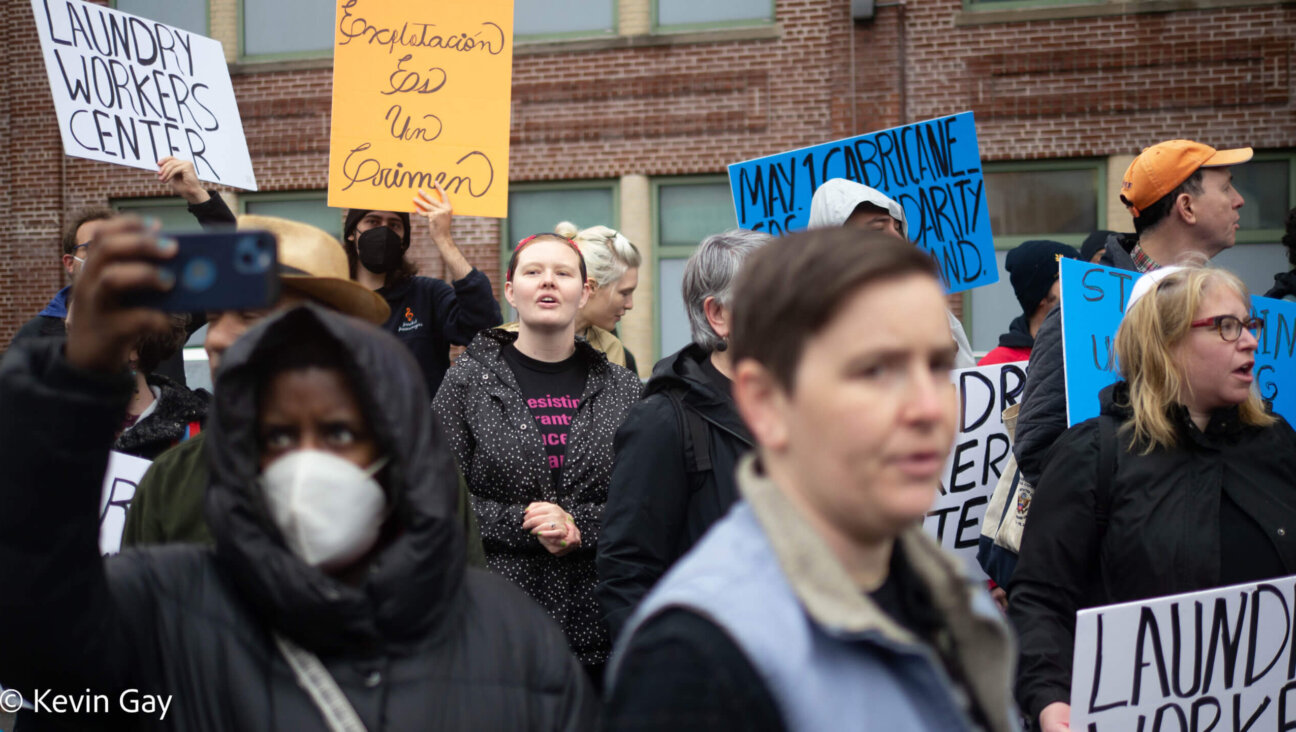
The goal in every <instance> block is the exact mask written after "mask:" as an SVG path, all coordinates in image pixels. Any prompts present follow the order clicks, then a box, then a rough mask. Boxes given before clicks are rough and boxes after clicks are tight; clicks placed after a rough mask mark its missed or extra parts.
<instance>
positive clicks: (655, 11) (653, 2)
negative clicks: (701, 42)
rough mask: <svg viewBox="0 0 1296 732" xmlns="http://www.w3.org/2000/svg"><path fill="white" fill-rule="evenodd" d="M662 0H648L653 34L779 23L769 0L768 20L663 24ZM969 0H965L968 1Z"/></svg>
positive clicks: (772, 2)
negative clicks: (661, 13)
mask: <svg viewBox="0 0 1296 732" xmlns="http://www.w3.org/2000/svg"><path fill="white" fill-rule="evenodd" d="M659 1H660V0H648V3H649V5H650V12H651V18H650V20H649V22H648V27H649V29H650V30H649V32H650V33H653V34H670V33H690V32H696V31H709V30H727V29H730V28H761V27H767V26H772V25H774V24H776V23H778V3H777V2H775V0H769V19H768V20H717V21H711V22H707V23H678V24H671V25H663V24H662V23H661V18H660V11H659V8H658V5H659ZM966 1H967V0H965V2H966Z"/></svg>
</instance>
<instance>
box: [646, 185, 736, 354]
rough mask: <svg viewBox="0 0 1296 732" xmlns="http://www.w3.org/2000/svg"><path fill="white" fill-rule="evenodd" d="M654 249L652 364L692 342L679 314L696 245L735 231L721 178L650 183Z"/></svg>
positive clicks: (683, 316)
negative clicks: (686, 266) (654, 346)
mask: <svg viewBox="0 0 1296 732" xmlns="http://www.w3.org/2000/svg"><path fill="white" fill-rule="evenodd" d="M654 193H655V197H654V198H655V200H654V204H655V208H656V214H657V215H656V219H657V220H656V227H655V228H656V233H657V246H656V247H655V249H654V251H655V252H656V255H657V267H656V283H657V284H656V290H657V291H656V292H655V293H654V298H653V302H654V304H655V305H654V312H655V315H656V318H657V321H656V333H657V339H656V343H655V345H656V347H657V352H656V354H654V355H655V356H656V358H661V357H663V356H666V355H668V354H671V353H674V352H675V351H678V350H679V349H681V348H683V347H684V346H686V345H688V344H689V343H690V342H692V340H693V335H692V333H691V332H690V331H689V324H688V315H687V314H686V313H685V311H684V296H683V292H682V288H681V286H682V284H683V282H684V265H685V264H686V263H687V262H688V258H689V256H690V255H691V254H692V253H693V251H694V250H695V249H696V248H697V245H698V244H699V243H700V242H701V241H702V240H703V239H705V238H707V237H708V236H710V235H712V234H718V233H720V232H722V231H728V230H729V229H733V228H735V227H737V226H738V219H737V217H736V216H735V214H734V208H733V196H732V195H731V194H730V191H729V182H728V180H727V179H725V178H709V177H708V178H701V179H698V178H689V179H683V180H670V179H663V180H659V181H655V182H654Z"/></svg>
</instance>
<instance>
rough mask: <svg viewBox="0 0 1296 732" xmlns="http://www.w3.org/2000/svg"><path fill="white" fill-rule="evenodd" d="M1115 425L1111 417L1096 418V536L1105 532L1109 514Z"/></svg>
mask: <svg viewBox="0 0 1296 732" xmlns="http://www.w3.org/2000/svg"><path fill="white" fill-rule="evenodd" d="M1117 447H1118V445H1117V444H1116V427H1115V420H1113V419H1112V418H1111V417H1099V418H1098V482H1097V483H1096V484H1095V486H1096V487H1095V490H1094V523H1095V524H1096V525H1097V526H1098V536H1099V537H1101V536H1103V535H1104V534H1106V533H1107V521H1108V519H1109V518H1110V516H1111V501H1112V496H1111V482H1112V478H1113V477H1114V476H1115V475H1116V449H1117Z"/></svg>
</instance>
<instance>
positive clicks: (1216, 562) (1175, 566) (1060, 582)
mask: <svg viewBox="0 0 1296 732" xmlns="http://www.w3.org/2000/svg"><path fill="white" fill-rule="evenodd" d="M1261 327H1263V322H1262V321H1260V320H1257V319H1253V318H1252V317H1251V310H1250V297H1249V296H1248V294H1247V290H1246V286H1245V285H1243V284H1242V281H1241V280H1239V279H1238V278H1237V277H1236V276H1234V275H1233V274H1230V273H1229V272H1226V271H1224V270H1220V269H1212V268H1207V267H1204V266H1200V265H1190V266H1175V267H1166V268H1162V269H1158V270H1156V271H1154V272H1152V273H1150V274H1146V275H1144V276H1143V277H1141V278H1139V280H1138V281H1137V282H1136V283H1135V285H1134V288H1133V291H1132V293H1131V295H1130V303H1129V304H1128V305H1127V306H1126V310H1125V319H1124V321H1123V322H1122V323H1121V326H1120V330H1119V331H1118V332H1117V335H1116V356H1117V360H1118V361H1119V362H1120V369H1121V376H1122V377H1123V379H1124V380H1123V381H1120V382H1117V383H1116V384H1113V385H1112V386H1109V387H1107V388H1106V389H1104V390H1103V391H1102V393H1101V395H1100V399H1101V402H1102V411H1101V414H1100V415H1099V416H1098V417H1095V418H1093V419H1090V420H1086V421H1084V422H1081V423H1080V424H1077V425H1075V426H1074V427H1071V428H1070V429H1068V430H1067V431H1066V432H1064V433H1063V434H1062V436H1061V437H1060V438H1059V439H1058V442H1057V444H1056V446H1055V447H1054V448H1053V450H1052V452H1051V453H1050V456H1049V459H1048V462H1047V463H1046V464H1045V467H1044V474H1043V477H1042V479H1041V480H1040V483H1039V487H1038V488H1037V489H1036V491H1035V496H1034V499H1033V501H1032V505H1031V512H1030V520H1029V521H1028V522H1027V523H1026V530H1025V533H1024V535H1023V537H1022V546H1021V559H1020V562H1019V563H1018V565H1017V571H1016V573H1015V574H1014V575H1013V581H1012V584H1011V586H1010V587H1009V588H1008V615H1009V617H1010V619H1011V620H1012V621H1013V624H1014V625H1015V626H1016V628H1017V632H1018V635H1019V637H1020V640H1021V663H1020V666H1019V671H1018V677H1017V678H1018V680H1017V699H1018V701H1019V702H1020V704H1021V708H1022V710H1023V712H1025V713H1026V714H1027V715H1029V716H1030V718H1032V719H1036V718H1038V720H1039V729H1040V730H1042V731H1043V732H1059V731H1061V730H1067V729H1070V727H1069V720H1070V713H1071V709H1070V706H1069V700H1070V698H1071V690H1070V689H1071V660H1072V648H1073V646H1074V643H1075V619H1076V611H1077V610H1079V609H1082V608H1086V607H1093V606H1098V605H1108V604H1113V603H1123V602H1132V601H1135V600H1142V599H1146V598H1150V597H1159V596H1163V595H1172V594H1177V593H1183V592H1196V591H1200V590H1206V589H1210V588H1213V587H1221V586H1226V585H1232V584H1238V583H1243V582H1255V581H1259V580H1263V579H1267V578H1271V577H1280V576H1286V575H1290V574H1296V532H1293V533H1292V534H1291V536H1289V535H1288V533H1289V532H1288V531H1286V529H1285V528H1284V527H1289V526H1293V525H1296V485H1293V483H1292V476H1293V475H1296V432H1293V431H1292V428H1291V426H1290V425H1289V424H1288V423H1287V422H1286V421H1285V420H1284V419H1283V418H1282V417H1279V416H1276V415H1274V414H1272V413H1270V412H1269V411H1268V410H1267V408H1266V405H1265V404H1264V403H1263V402H1262V401H1261V399H1260V397H1259V395H1258V394H1257V392H1256V389H1255V381H1254V375H1253V373H1252V371H1253V369H1254V367H1255V355H1256V348H1257V341H1256V335H1255V332H1256V330H1257V329H1259V328H1261ZM1104 440H1110V442H1109V443H1107V444H1104V443H1103V441H1104ZM1103 453H1106V454H1107V455H1108V456H1110V457H1108V458H1107V459H1106V460H1104V459H1103V457H1102V454H1103Z"/></svg>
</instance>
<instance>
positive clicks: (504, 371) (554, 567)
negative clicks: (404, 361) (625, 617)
mask: <svg viewBox="0 0 1296 732" xmlns="http://www.w3.org/2000/svg"><path fill="white" fill-rule="evenodd" d="M515 340H517V333H510V332H507V331H503V330H498V329H492V330H485V331H482V332H481V333H479V334H478V335H477V336H476V337H475V338H474V339H473V341H472V343H470V344H469V345H468V350H467V351H465V352H464V354H463V355H462V356H460V357H459V360H458V361H456V362H455V364H454V365H453V366H451V367H450V370H449V371H448V372H446V377H445V381H444V382H443V383H442V384H441V388H440V390H439V391H438V392H437V395H436V398H435V399H434V400H433V403H432V406H433V409H434V410H435V411H436V414H437V417H438V418H440V420H441V423H442V425H443V426H444V428H445V434H446V438H447V439H448V440H449V441H450V449H451V451H452V452H453V453H454V455H455V457H456V458H457V459H458V461H459V468H460V470H462V471H463V474H464V477H465V478H466V479H467V481H468V489H469V491H470V492H471V494H472V505H473V509H474V510H475V511H476V512H477V518H478V521H479V522H480V525H481V536H482V545H483V547H484V548H485V550H486V560H487V562H488V564H489V565H490V567H491V569H492V570H494V571H496V572H498V573H500V574H502V575H504V576H505V577H507V578H509V579H510V580H512V581H514V582H516V583H517V584H518V585H520V586H521V587H522V589H524V590H526V592H527V593H528V594H529V595H531V597H532V598H534V599H535V600H536V601H537V602H539V603H540V604H541V605H543V606H544V607H545V609H547V610H548V611H549V614H550V615H551V616H553V618H554V619H555V620H556V621H558V624H559V625H560V626H562V629H563V631H564V632H565V633H566V634H567V639H568V641H569V642H570V643H571V647H572V651H573V653H575V654H576V657H577V658H578V659H579V660H580V661H581V663H584V664H598V663H603V662H604V661H605V660H606V659H607V655H608V652H609V650H610V648H611V641H610V639H609V637H608V632H607V629H606V628H605V627H604V625H603V622H602V619H601V617H600V612H599V609H598V604H597V602H596V601H595V599H594V585H595V583H596V582H597V575H596V574H595V569H594V555H595V549H596V548H597V546H598V539H599V533H600V529H601V528H602V523H603V506H604V504H605V503H607V495H608V484H609V482H610V481H611V478H612V458H613V452H612V439H613V437H614V436H615V435H616V431H617V428H618V427H620V426H621V422H622V421H623V420H624V419H625V416H626V414H627V413H628V412H629V411H630V407H631V406H632V405H633V404H634V403H635V402H636V401H637V400H638V399H639V393H640V390H641V388H642V385H641V384H640V382H639V377H637V376H635V375H634V374H633V373H631V372H630V371H627V370H626V369H624V368H622V367H620V366H617V365H615V364H610V363H608V360H607V358H605V357H604V355H603V354H602V353H601V352H599V351H597V350H595V349H594V348H593V347H592V346H590V345H589V344H588V343H586V342H585V340H584V339H581V338H577V339H576V352H577V353H578V354H580V355H581V356H582V357H583V358H585V359H586V361H587V363H588V366H589V376H588V378H587V380H586V382H585V391H584V393H583V394H582V395H581V402H580V406H579V407H578V408H577V410H576V416H575V417H574V418H573V419H572V423H571V427H570V431H569V432H568V438H567V453H566V458H565V459H564V463H563V471H562V478H561V480H560V481H559V484H558V486H557V487H556V488H555V486H554V485H553V481H552V478H551V477H550V472H549V463H548V458H547V457H546V455H545V448H544V444H543V443H542V442H541V437H540V432H539V430H538V429H536V423H535V419H534V418H533V417H532V416H531V412H530V410H529V409H528V408H527V406H526V403H525V402H524V401H523V399H522V392H521V389H520V388H519V387H518V382H517V378H516V377H515V376H514V375H513V371H512V369H510V368H509V366H508V364H507V363H506V362H505V361H504V358H503V356H502V351H503V348H504V346H505V345H507V344H509V343H512V342H513V341H515ZM534 501H548V502H551V503H556V504H558V505H559V506H562V507H563V509H564V510H566V511H567V512H568V513H570V514H571V515H572V518H573V519H574V520H575V522H576V528H578V529H579V530H580V533H581V548H580V549H578V550H576V551H574V552H571V553H570V554H566V555H564V556H561V557H558V556H554V555H553V554H550V553H549V552H548V551H547V550H546V549H545V548H544V547H543V546H542V545H541V544H540V542H539V540H537V539H536V537H534V536H532V535H531V534H530V533H529V532H527V531H524V530H523V529H522V516H523V514H524V513H525V511H526V507H527V505H528V504H530V503H532V502H534Z"/></svg>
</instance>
